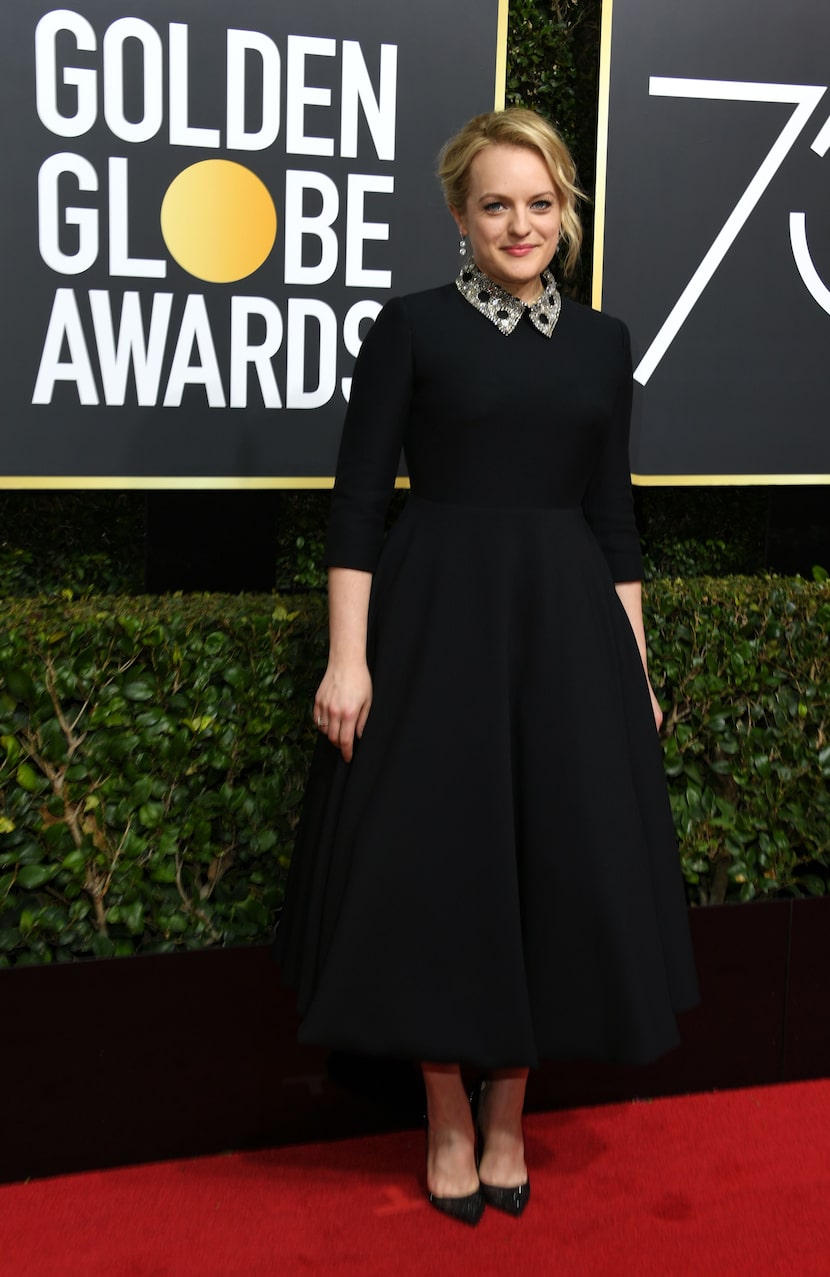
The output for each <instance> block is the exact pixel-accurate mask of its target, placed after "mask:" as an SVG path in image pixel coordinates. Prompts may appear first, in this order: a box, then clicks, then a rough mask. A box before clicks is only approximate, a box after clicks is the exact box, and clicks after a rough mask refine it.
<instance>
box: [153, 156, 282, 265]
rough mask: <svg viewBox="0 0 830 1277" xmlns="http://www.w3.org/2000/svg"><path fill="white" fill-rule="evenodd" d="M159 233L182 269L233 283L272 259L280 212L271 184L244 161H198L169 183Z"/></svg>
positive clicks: (163, 202) (162, 206) (162, 208)
mask: <svg viewBox="0 0 830 1277" xmlns="http://www.w3.org/2000/svg"><path fill="white" fill-rule="evenodd" d="M161 233H162V235H163V236H164V242H165V244H166V245H167V248H168V251H169V253H170V256H171V257H172V258H173V259H174V261H176V262H178V264H179V265H180V266H181V268H182V270H186V271H187V273H188V274H189V275H195V277H196V278H197V279H204V280H207V281H208V283H211V284H231V283H234V282H235V281H236V280H238V279H245V278H246V276H248V275H252V274H253V272H254V271H255V270H258V269H259V267H260V266H261V265H262V263H263V262H264V261H266V259H267V258H268V255H269V253H270V252H271V249H272V248H273V247H274V240H275V239H276V237H277V211H276V209H275V208H274V201H273V200H272V199H271V195H270V193H269V191H268V188H267V187H266V186H265V184H264V183H263V182H262V181H261V180H260V179H259V178H258V177H257V175H256V173H252V172H251V170H250V169H249V168H245V166H244V165H243V164H236V163H235V162H234V161H233V160H200V161H199V163H198V164H191V166H190V168H186V169H184V170H183V171H182V172H181V173H179V175H178V177H175V178H174V179H173V181H172V182H171V183H170V185H169V186H168V188H167V192H166V194H165V196H164V200H163V201H162V205H161Z"/></svg>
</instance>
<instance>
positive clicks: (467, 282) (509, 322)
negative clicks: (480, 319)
mask: <svg viewBox="0 0 830 1277" xmlns="http://www.w3.org/2000/svg"><path fill="white" fill-rule="evenodd" d="M542 283H543V284H544V287H545V291H544V292H543V293H542V296H541V297H540V298H539V299H538V301H535V302H533V303H532V304H528V303H527V302H523V301H519V299H518V297H514V296H513V294H512V293H508V292H507V290H506V289H504V288H502V287H501V286H500V285H499V284H494V283H493V281H492V279H490V278H489V277H488V276H487V275H485V274H484V272H483V271H480V270H479V269H478V267H477V266H476V264H475V262H468V263H467V265H465V266H462V267H461V270H460V271H459V272H458V276H457V278H456V281H455V286H456V288H457V289H458V291H459V293H460V294H461V296H462V297H463V298H465V299H466V301H468V302H469V303H470V305H471V306H475V308H476V310H479V311H481V313H482V315H486V316H487V318H488V319H489V320H491V322H492V323H494V324H495V325H496V328H498V330H499V332H501V333H504V334H505V335H506V334H508V333H512V331H513V329H514V328H515V327H516V325H517V324H518V322H519V320H520V319H521V317H522V315H523V314H524V313H525V311H527V314H528V317H529V319H530V322H531V323H532V324H533V327H534V328H536V329H538V331H539V332H540V333H544V335H545V337H550V335H551V333H552V332H553V330H554V328H555V327H556V322H557V320H558V319H559V312H560V311H561V309H562V298H561V297H560V295H559V289H558V288H557V287H556V280H555V279H554V278H553V275H552V274H551V273H550V271H549V270H544V271H542Z"/></svg>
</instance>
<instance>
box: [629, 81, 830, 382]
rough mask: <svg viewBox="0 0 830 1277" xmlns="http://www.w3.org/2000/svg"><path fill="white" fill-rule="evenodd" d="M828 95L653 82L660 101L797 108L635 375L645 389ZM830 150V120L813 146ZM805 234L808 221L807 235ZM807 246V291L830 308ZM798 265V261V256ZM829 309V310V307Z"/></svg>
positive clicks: (811, 88) (778, 87)
mask: <svg viewBox="0 0 830 1277" xmlns="http://www.w3.org/2000/svg"><path fill="white" fill-rule="evenodd" d="M826 92H827V85H815V84H752V83H749V82H744V81H738V80H682V79H674V78H667V77H662V76H652V77H651V79H650V80H649V93H650V94H652V96H654V97H675V98H708V99H716V100H718V101H726V102H792V103H793V104H794V106H795V110H794V111H793V113H792V115H791V116H790V118H789V119H788V120H787V123H786V124H785V125H784V128H783V129H782V130H781V133H780V134H779V136H778V137H777V138H776V140H775V142H774V143H773V145H772V148H771V150H770V151H769V154H768V155H767V156H766V157H765V159H764V160H763V161H762V163H761V166H760V168H759V169H758V171H757V172H756V173H755V175H754V177H753V178H752V180H751V181H750V183H749V185H748V186H747V188H746V190H745V191H744V193H743V195H742V196H741V198H740V199H739V200H738V202H737V204H736V205H735V207H734V208H733V210H732V212H731V213H730V214H729V217H728V218H727V219H726V221H725V222H724V224H723V226H722V228H721V230H720V231H719V232H718V234H717V235H716V236H715V240H714V242H713V244H712V246H711V248H710V249H709V250H708V252H707V253H706V255H705V257H704V258H703V260H702V261H701V263H700V265H699V266H698V268H697V270H696V271H695V273H694V274H693V275H692V278H691V279H690V280H689V282H688V284H687V285H686V287H685V288H684V290H683V292H682V293H681V294H680V297H679V298H678V299H677V301H676V302H675V304H674V306H673V308H672V310H671V312H670V313H669V315H668V317H667V319H666V321H665V323H664V324H663V326H662V328H661V329H660V331H659V332H658V334H657V336H656V337H655V338H654V341H653V342H652V343H651V345H650V346H649V348H648V350H647V351H646V353H645V355H644V356H643V358H642V359H641V360H640V363H639V364H638V365H637V368H636V369H635V371H634V379H635V381H638V382H639V383H640V384H641V385H642V386H644V385H646V383H647V382H648V380H649V378H650V377H651V375H652V373H653V372H654V370H655V369H656V368H657V367H658V365H659V364H660V361H661V360H662V358H663V356H664V355H665V353H666V351H667V350H668V349H669V347H670V346H671V344H672V342H673V341H674V339H675V337H676V336H677V334H678V332H679V331H680V329H681V328H682V326H683V324H684V323H685V322H686V320H687V319H688V317H689V315H690V314H691V312H692V311H693V310H694V308H695V306H696V305H697V303H698V301H699V299H700V296H701V294H702V292H703V290H704V289H705V288H706V285H707V284H708V283H709V281H710V280H711V278H712V276H713V275H714V274H715V271H716V270H717V269H718V267H719V266H720V264H721V262H722V261H723V259H724V257H725V256H726V254H727V253H728V252H729V249H730V248H731V247H732V245H733V244H734V242H735V240H736V239H737V237H738V235H739V234H740V232H741V230H742V229H743V227H744V225H745V224H746V221H747V219H748V218H749V216H750V214H751V213H752V211H753V209H754V208H755V206H756V204H757V203H758V201H759V200H760V198H761V196H762V195H763V194H764V191H765V190H766V189H767V187H768V186H769V184H770V182H771V181H772V179H773V177H774V176H775V174H776V173H777V172H778V170H779V168H780V167H781V165H782V164H783V162H784V160H785V159H786V157H787V156H788V154H789V153H790V151H791V150H792V148H793V146H794V145H795V143H796V141H797V140H798V138H799V136H800V135H801V133H802V131H803V129H804V128H805V126H806V124H807V121H808V120H809V119H810V117H811V115H812V114H813V112H814V111H815V109H816V107H817V106H818V104H819V102H820V101H821V99H822V98H823V97H824V94H825V93H826ZM828 147H830V120H828V121H827V124H826V125H825V126H824V127H823V128H822V130H821V132H820V133H819V135H818V137H817V138H816V140H815V142H814V143H813V148H812V149H813V150H814V151H816V152H817V153H818V154H819V155H823V154H824V153H825V151H826V150H827V149H828ZM797 216H798V215H797V214H793V215H792V217H797ZM792 217H791V223H790V231H791V236H792V237H793V253H794V254H795V253H796V243H797V237H798V228H796V232H795V235H793V228H792ZM803 231H804V227H803V223H802V226H801V232H802V236H803ZM803 248H804V254H806V263H809V267H806V263H805V261H804V259H803V255H802V261H801V263H799V270H801V271H802V278H803V279H804V282H805V283H806V284H807V287H808V288H810V291H811V292H812V293H813V296H814V297H815V298H816V300H817V301H819V305H822V306H824V305H825V303H824V302H823V301H820V300H819V296H817V294H816V292H814V291H813V288H811V287H810V284H809V283H808V281H807V277H805V275H804V268H806V269H808V271H809V269H812V276H813V277H814V278H813V285H814V286H815V287H817V288H818V289H819V290H822V289H823V290H824V292H823V293H821V296H824V294H827V297H828V298H830V293H828V291H827V289H826V288H825V287H824V284H823V283H822V281H821V279H820V278H819V276H818V274H817V272H816V270H815V267H814V266H813V263H812V259H811V258H810V254H809V251H808V250H807V243H806V236H803ZM796 261H797V262H798V257H797V256H796ZM825 309H827V307H826V306H825Z"/></svg>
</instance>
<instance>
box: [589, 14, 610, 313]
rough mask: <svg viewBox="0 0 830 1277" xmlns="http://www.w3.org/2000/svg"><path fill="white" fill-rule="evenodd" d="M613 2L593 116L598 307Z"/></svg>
mask: <svg viewBox="0 0 830 1277" xmlns="http://www.w3.org/2000/svg"><path fill="white" fill-rule="evenodd" d="M613 10H614V0H603V3H602V25H601V27H600V37H599V110H598V114H597V177H596V184H595V187H594V270H593V278H592V285H591V305H592V306H593V307H594V310H600V309H601V308H602V272H603V267H604V264H605V197H606V186H607V181H608V119H609V102H610V97H611V23H612V15H613Z"/></svg>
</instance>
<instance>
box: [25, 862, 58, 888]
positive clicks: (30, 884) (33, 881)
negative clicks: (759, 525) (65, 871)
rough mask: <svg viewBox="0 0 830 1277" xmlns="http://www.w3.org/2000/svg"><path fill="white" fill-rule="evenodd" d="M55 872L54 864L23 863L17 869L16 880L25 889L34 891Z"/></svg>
mask: <svg viewBox="0 0 830 1277" xmlns="http://www.w3.org/2000/svg"><path fill="white" fill-rule="evenodd" d="M56 873H57V866H56V865H24V866H23V867H22V869H20V870H19V871H18V874H17V881H18V882H19V884H20V886H21V887H23V888H24V889H25V890H26V891H36V890H37V888H38V887H42V886H43V884H44V883H45V882H49V880H50V879H51V878H54V876H55V874H56Z"/></svg>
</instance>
